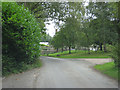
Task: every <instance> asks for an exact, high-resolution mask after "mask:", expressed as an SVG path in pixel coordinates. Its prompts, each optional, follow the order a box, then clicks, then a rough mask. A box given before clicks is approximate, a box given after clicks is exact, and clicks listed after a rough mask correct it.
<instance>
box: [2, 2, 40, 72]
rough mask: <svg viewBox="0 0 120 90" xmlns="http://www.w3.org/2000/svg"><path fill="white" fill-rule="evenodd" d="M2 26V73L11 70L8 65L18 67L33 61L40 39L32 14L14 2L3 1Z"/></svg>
mask: <svg viewBox="0 0 120 90" xmlns="http://www.w3.org/2000/svg"><path fill="white" fill-rule="evenodd" d="M2 27H3V28H2V36H3V38H2V39H3V47H2V51H3V52H2V53H3V73H5V72H7V71H8V72H11V71H12V70H13V69H12V68H10V67H13V68H15V67H17V66H18V67H19V68H20V66H19V65H22V63H24V64H32V63H34V62H35V60H36V59H37V58H38V57H39V56H40V44H39V42H40V39H41V28H40V26H39V23H37V21H36V19H35V17H34V15H32V14H31V13H30V12H29V10H28V9H26V8H25V7H24V6H19V5H18V4H17V3H15V2H3V3H2ZM4 67H5V68H4ZM15 72H16V71H15Z"/></svg>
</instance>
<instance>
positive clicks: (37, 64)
mask: <svg viewBox="0 0 120 90" xmlns="http://www.w3.org/2000/svg"><path fill="white" fill-rule="evenodd" d="M20 64H21V65H20V66H19V68H18V67H17V68H15V67H14V68H13V69H12V71H10V72H8V71H5V72H3V73H2V76H3V77H7V76H9V75H12V74H18V73H22V72H25V71H27V70H31V69H34V68H38V67H41V66H42V62H41V60H40V59H37V60H36V62H34V63H33V64H24V63H20Z"/></svg>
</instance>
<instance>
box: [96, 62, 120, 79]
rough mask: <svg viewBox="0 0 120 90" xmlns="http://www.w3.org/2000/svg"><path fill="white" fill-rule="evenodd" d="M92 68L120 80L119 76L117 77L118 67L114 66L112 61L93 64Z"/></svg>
mask: <svg viewBox="0 0 120 90" xmlns="http://www.w3.org/2000/svg"><path fill="white" fill-rule="evenodd" d="M94 68H95V69H96V70H98V71H100V72H102V73H104V74H106V75H108V76H110V77H112V78H114V79H116V80H120V78H119V77H118V73H120V71H118V68H117V67H115V64H114V62H109V63H105V64H102V65H95V66H94Z"/></svg>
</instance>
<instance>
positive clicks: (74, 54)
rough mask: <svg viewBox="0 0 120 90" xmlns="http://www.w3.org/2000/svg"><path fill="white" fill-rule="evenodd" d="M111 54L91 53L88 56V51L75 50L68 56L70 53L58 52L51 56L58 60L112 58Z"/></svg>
mask: <svg viewBox="0 0 120 90" xmlns="http://www.w3.org/2000/svg"><path fill="white" fill-rule="evenodd" d="M110 55H111V53H110V52H103V51H97V52H96V51H91V54H88V52H87V51H83V50H79V51H75V50H73V51H72V53H71V54H68V51H64V52H63V53H62V52H58V53H53V54H49V55H48V56H50V57H58V58H110Z"/></svg>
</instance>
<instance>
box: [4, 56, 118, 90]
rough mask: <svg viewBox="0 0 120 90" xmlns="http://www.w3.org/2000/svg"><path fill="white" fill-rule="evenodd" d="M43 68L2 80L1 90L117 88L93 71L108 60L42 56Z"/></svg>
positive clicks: (110, 80) (116, 85) (112, 82)
mask: <svg viewBox="0 0 120 90" xmlns="http://www.w3.org/2000/svg"><path fill="white" fill-rule="evenodd" d="M41 60H42V62H43V66H42V67H40V68H37V69H33V70H30V71H27V72H24V73H20V74H16V75H11V76H9V77H7V78H4V79H3V80H2V82H3V83H2V87H3V88H118V83H117V81H115V80H113V79H111V78H109V77H107V76H106V75H104V74H101V73H100V72H98V71H96V70H94V69H93V68H92V67H93V66H94V65H95V64H100V63H104V62H106V61H107V62H109V61H110V60H109V59H101V61H100V59H60V58H53V57H45V56H42V57H41Z"/></svg>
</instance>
